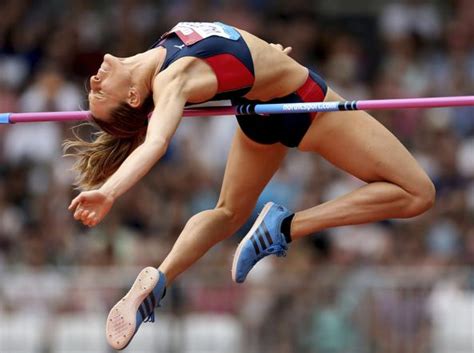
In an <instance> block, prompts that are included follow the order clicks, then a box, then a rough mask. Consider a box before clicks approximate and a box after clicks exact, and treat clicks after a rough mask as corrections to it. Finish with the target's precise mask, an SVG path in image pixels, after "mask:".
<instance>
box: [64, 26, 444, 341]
mask: <svg viewBox="0 0 474 353" xmlns="http://www.w3.org/2000/svg"><path fill="white" fill-rule="evenodd" d="M287 51H288V49H285V51H284V50H283V48H282V47H281V46H278V45H270V44H268V43H267V42H265V41H263V40H261V39H259V38H257V37H256V36H254V35H252V34H250V33H248V32H246V31H243V30H241V29H236V28H234V27H231V26H228V25H225V24H222V23H189V22H187V23H179V24H178V25H176V26H175V27H174V28H173V29H172V30H170V31H169V32H168V33H166V34H165V35H164V36H162V38H161V39H160V40H159V41H158V42H157V43H156V44H155V45H154V46H153V47H151V48H150V49H149V50H147V51H145V52H143V53H139V54H137V55H135V56H132V57H127V58H116V57H114V56H112V55H108V54H107V55H105V57H104V62H103V64H102V65H101V67H100V68H99V71H98V72H97V74H96V75H94V76H92V77H91V80H90V81H91V91H90V94H89V103H90V110H91V112H92V114H93V115H94V117H95V118H94V120H95V121H96V123H97V125H99V127H100V128H101V129H102V131H101V132H100V133H99V135H98V137H97V139H96V141H95V142H93V143H90V142H84V141H80V140H77V141H69V142H66V147H67V148H69V150H72V151H73V152H71V153H70V154H73V155H75V156H76V157H77V158H78V162H77V163H76V168H77V169H78V171H79V175H80V178H79V184H80V185H81V186H82V187H83V188H84V189H89V190H88V191H84V192H82V193H80V194H79V195H78V196H77V197H76V198H75V199H74V200H73V201H72V202H71V205H70V210H71V211H72V212H73V213H74V217H75V219H77V220H80V221H81V222H83V223H84V224H85V225H88V226H95V225H97V224H98V223H99V222H100V221H101V220H102V219H103V218H104V217H105V216H106V214H107V213H108V211H109V210H110V208H111V207H112V205H113V203H114V201H115V200H116V199H117V198H118V197H119V196H120V195H122V194H123V193H124V192H125V191H127V190H128V189H130V188H131V187H132V186H133V185H134V184H135V183H137V182H138V181H139V180H140V179H141V178H142V177H143V176H144V175H145V174H146V173H147V172H148V170H149V169H150V168H151V167H152V166H153V165H154V164H155V163H156V162H157V161H158V160H159V159H160V158H161V157H162V156H163V154H164V153H165V151H166V149H167V147H168V144H169V141H170V140H171V138H172V136H173V134H174V132H175V131H176V128H177V127H178V125H179V123H180V120H181V116H182V113H183V108H184V107H185V105H186V104H187V103H198V102H205V101H209V100H213V99H221V98H228V99H232V100H233V101H234V102H240V101H247V100H250V101H263V102H267V101H278V102H305V101H338V100H342V98H341V97H340V96H339V95H338V94H337V93H336V92H334V91H333V90H331V88H328V87H327V85H326V83H325V82H324V80H323V79H322V78H321V77H320V76H319V75H318V74H317V73H316V72H315V71H313V70H310V69H308V68H306V67H304V66H302V65H300V64H299V63H297V62H296V61H295V60H293V59H292V58H291V57H289V56H288V55H286V54H287ZM149 112H152V114H151V118H150V120H149V122H148V118H147V115H148V113H149ZM238 122H239V128H238V129H237V131H236V132H235V136H234V140H233V142H232V147H231V150H230V153H229V156H228V161H227V166H226V171H225V175H224V180H223V184H222V189H221V193H220V197H219V200H218V202H217V205H216V207H215V208H214V209H211V210H207V211H203V212H200V213H198V214H196V215H195V216H193V217H192V218H191V219H190V220H189V221H188V222H187V224H186V226H185V228H184V229H183V231H182V232H181V234H180V235H179V237H178V239H177V240H176V243H175V245H174V247H173V249H172V250H171V252H170V253H169V255H168V256H167V258H166V259H165V261H164V262H163V263H162V264H161V265H160V266H159V268H158V269H156V268H154V267H147V268H145V269H144V270H142V272H141V273H140V274H139V275H138V277H137V280H136V281H135V283H134V284H133V286H132V288H131V289H130V291H129V292H128V293H127V295H125V297H124V298H122V299H121V300H120V301H119V302H118V303H117V304H116V305H115V306H114V308H112V310H111V312H110V314H109V317H108V320H107V327H106V334H107V339H108V342H109V343H110V345H111V346H112V347H113V348H115V349H122V348H124V347H126V346H127V345H128V344H129V342H130V341H131V339H132V337H133V336H134V334H135V333H136V332H137V330H138V328H139V327H140V325H141V323H142V322H144V321H147V320H149V319H150V318H151V319H152V318H153V315H154V314H153V311H154V308H155V307H156V306H158V305H159V302H160V299H161V298H162V296H163V295H164V292H165V287H166V286H169V285H170V284H171V283H172V281H173V280H174V279H175V278H176V277H177V276H178V275H179V274H180V273H182V272H183V271H185V270H186V269H187V268H188V267H190V266H191V265H192V264H193V263H194V262H196V261H197V260H198V259H199V258H200V257H201V256H202V255H203V254H204V253H206V252H207V250H208V249H209V248H211V247H212V246H213V245H215V244H216V243H217V242H219V241H221V240H223V239H225V238H227V237H229V236H231V235H232V234H234V232H235V231H236V230H237V229H239V228H240V226H241V225H242V224H243V223H244V222H245V221H246V220H247V219H248V217H249V216H250V214H251V212H252V210H253V209H254V207H255V204H256V201H257V199H258V197H259V195H260V193H261V191H262V190H263V188H264V187H265V185H266V184H267V183H268V181H269V180H270V178H271V177H272V176H273V174H274V173H275V171H276V170H277V169H278V167H279V166H280V163H281V161H282V160H283V158H284V156H285V154H286V152H287V150H288V148H292V147H295V148H298V149H299V150H302V151H311V152H314V153H318V154H320V155H321V156H322V157H324V158H325V159H327V160H328V161H330V162H331V163H332V164H334V165H335V166H337V167H338V168H340V169H342V170H344V171H346V172H348V173H350V174H352V175H354V176H356V177H357V178H359V179H361V180H363V181H365V182H366V185H364V186H363V187H361V188H360V189H357V190H355V191H352V192H350V193H349V194H347V195H344V196H342V197H339V198H337V199H335V200H331V201H329V202H326V203H323V204H320V205H316V206H314V207H313V208H310V209H306V210H300V211H298V212H296V213H294V212H293V211H290V210H288V209H286V208H285V207H284V206H282V205H276V204H272V203H269V204H267V205H266V206H265V207H264V209H263V211H262V212H261V214H260V216H259V217H258V219H257V220H256V223H255V224H254V226H253V227H252V228H251V230H250V232H249V233H248V234H247V235H246V236H245V238H244V239H243V240H242V242H241V244H240V245H239V246H238V249H237V251H236V256H235V259H234V263H233V266H232V277H233V279H234V280H235V281H237V282H243V281H244V280H245V278H246V276H247V274H248V272H249V271H250V270H251V269H252V267H253V265H254V264H255V263H256V262H257V261H259V260H260V259H262V258H263V257H265V256H267V255H272V254H275V255H281V254H283V253H284V252H285V251H287V249H288V245H289V243H290V242H291V241H293V240H296V239H298V238H300V237H303V236H305V235H308V234H311V233H313V232H316V231H319V230H321V229H324V228H328V227H335V226H342V225H349V224H359V223H366V222H374V221H378V220H382V219H385V218H398V217H400V218H405V217H413V216H416V215H418V214H420V213H422V212H424V211H426V210H427V209H428V208H430V207H431V205H432V204H433V202H434V194H435V191H434V187H433V184H432V183H431V181H430V180H429V178H428V176H427V175H426V173H425V172H424V171H423V170H422V169H421V168H420V166H419V165H418V163H417V162H416V161H415V159H414V158H413V157H412V156H411V155H410V153H409V152H408V151H407V150H406V149H405V148H404V147H403V145H402V144H401V143H400V142H399V141H398V140H397V139H396V138H395V136H394V135H392V134H391V133H390V132H389V131H388V130H387V129H386V128H385V127H383V126H382V125H381V124H380V123H378V122H377V121H376V120H375V119H374V118H373V117H371V116H370V115H369V114H367V113H366V112H363V111H353V112H327V113H319V114H317V115H316V114H294V115H279V116H266V117H261V116H250V117H249V116H246V117H243V116H242V117H238Z"/></svg>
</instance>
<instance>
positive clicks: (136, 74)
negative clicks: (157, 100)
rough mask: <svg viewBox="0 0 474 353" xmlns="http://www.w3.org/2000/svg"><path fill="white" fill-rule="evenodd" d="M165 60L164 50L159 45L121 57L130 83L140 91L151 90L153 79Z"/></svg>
mask: <svg viewBox="0 0 474 353" xmlns="http://www.w3.org/2000/svg"><path fill="white" fill-rule="evenodd" d="M164 60H165V50H164V49H163V48H161V47H158V48H153V49H150V50H147V51H145V52H143V53H139V54H136V55H133V56H129V57H126V58H124V59H123V61H122V62H123V64H124V65H125V66H126V67H127V68H128V69H129V71H130V74H131V77H132V83H133V84H134V85H135V87H137V88H138V89H139V90H140V91H141V90H146V91H147V92H148V94H149V93H150V92H151V91H152V85H153V79H154V78H155V76H156V75H157V74H158V73H159V72H160V68H161V66H162V65H163V61H164Z"/></svg>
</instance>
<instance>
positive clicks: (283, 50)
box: [270, 43, 293, 55]
mask: <svg viewBox="0 0 474 353" xmlns="http://www.w3.org/2000/svg"><path fill="white" fill-rule="evenodd" d="M270 45H271V46H272V47H273V48H275V49H278V50H279V51H282V52H283V54H286V55H290V53H291V51H292V50H293V48H292V47H286V48H284V47H283V45H281V44H275V43H270Z"/></svg>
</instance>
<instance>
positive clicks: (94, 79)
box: [90, 75, 100, 91]
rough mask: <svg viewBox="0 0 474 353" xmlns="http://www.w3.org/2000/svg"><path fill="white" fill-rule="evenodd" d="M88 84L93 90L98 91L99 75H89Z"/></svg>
mask: <svg viewBox="0 0 474 353" xmlns="http://www.w3.org/2000/svg"><path fill="white" fill-rule="evenodd" d="M90 85H91V89H92V90H93V91H98V90H99V89H100V77H99V76H97V75H94V76H91V78H90Z"/></svg>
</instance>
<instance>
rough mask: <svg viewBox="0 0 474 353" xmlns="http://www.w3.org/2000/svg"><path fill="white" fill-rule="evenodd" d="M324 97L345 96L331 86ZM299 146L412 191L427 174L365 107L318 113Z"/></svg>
mask: <svg viewBox="0 0 474 353" xmlns="http://www.w3.org/2000/svg"><path fill="white" fill-rule="evenodd" d="M325 100H326V101H339V100H342V98H341V97H340V96H339V95H338V94H336V93H335V92H334V91H332V90H328V94H327V96H326V99H325ZM299 148H300V149H302V150H311V151H314V152H317V153H319V154H321V156H323V157H324V158H325V159H327V160H328V161H330V162H331V163H333V164H334V165H335V166H337V167H339V168H341V169H343V170H345V171H347V172H349V173H351V174H353V175H354V176H356V177H358V178H360V179H362V180H364V181H366V182H371V181H382V180H383V181H390V182H393V183H395V184H397V185H400V186H402V187H403V188H405V189H406V190H408V191H412V190H413V188H415V187H416V185H417V184H418V182H421V181H424V180H426V177H427V176H426V174H425V172H424V171H423V170H422V168H421V167H420V166H419V164H418V163H417V162H416V160H415V159H414V158H413V156H412V155H411V154H410V153H409V152H408V150H407V149H406V148H405V147H404V146H403V145H402V143H401V142H400V141H399V140H398V139H397V138H396V137H395V136H394V135H393V134H392V133H391V132H390V131H389V130H387V129H386V128H385V127H384V126H383V125H382V124H381V123H379V122H378V121H377V120H376V119H374V118H373V117H372V116H371V115H369V114H368V113H366V112H364V111H350V112H328V113H323V114H319V115H318V116H317V117H316V119H315V120H314V121H313V123H312V125H311V127H310V128H309V130H308V132H307V133H306V135H305V136H304V138H303V140H302V141H301V143H300V145H299ZM414 191H415V190H414Z"/></svg>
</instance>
